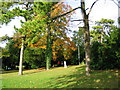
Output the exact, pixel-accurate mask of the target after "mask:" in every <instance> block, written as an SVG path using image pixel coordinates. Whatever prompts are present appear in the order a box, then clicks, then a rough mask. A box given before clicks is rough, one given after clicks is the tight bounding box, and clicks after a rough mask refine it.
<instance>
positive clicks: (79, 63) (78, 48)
mask: <svg viewBox="0 0 120 90" xmlns="http://www.w3.org/2000/svg"><path fill="white" fill-rule="evenodd" d="M78 61H79V65H80V46H79V44H78Z"/></svg>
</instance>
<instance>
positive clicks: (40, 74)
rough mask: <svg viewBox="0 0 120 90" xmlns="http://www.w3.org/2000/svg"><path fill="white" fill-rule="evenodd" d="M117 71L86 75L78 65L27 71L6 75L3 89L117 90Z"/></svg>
mask: <svg viewBox="0 0 120 90" xmlns="http://www.w3.org/2000/svg"><path fill="white" fill-rule="evenodd" d="M118 73H119V72H117V71H116V70H101V71H100V70H95V71H92V72H91V75H90V76H86V75H85V67H84V66H80V65H76V66H69V67H68V68H64V67H58V68H52V69H50V70H47V71H46V70H42V71H41V70H37V69H36V70H27V71H24V75H22V76H18V75H17V74H18V72H12V73H4V74H2V76H3V78H2V79H3V88H117V87H118V78H119V75H118Z"/></svg>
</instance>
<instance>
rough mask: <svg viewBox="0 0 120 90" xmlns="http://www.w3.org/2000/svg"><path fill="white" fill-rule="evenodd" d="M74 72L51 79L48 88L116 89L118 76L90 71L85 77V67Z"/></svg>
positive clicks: (105, 72)
mask: <svg viewBox="0 0 120 90" xmlns="http://www.w3.org/2000/svg"><path fill="white" fill-rule="evenodd" d="M75 70H76V71H75V72H71V74H70V75H64V76H61V77H57V78H52V81H50V82H47V83H50V85H49V87H50V88H100V90H101V89H103V88H118V75H116V73H114V72H110V71H102V70H101V71H92V72H91V75H90V76H86V75H85V67H76V68H75Z"/></svg>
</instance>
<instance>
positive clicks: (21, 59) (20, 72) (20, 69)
mask: <svg viewBox="0 0 120 90" xmlns="http://www.w3.org/2000/svg"><path fill="white" fill-rule="evenodd" d="M23 51H24V40H23V38H22V45H21V51H20V62H19V72H18V75H23V71H22V62H23Z"/></svg>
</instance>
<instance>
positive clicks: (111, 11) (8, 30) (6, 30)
mask: <svg viewBox="0 0 120 90" xmlns="http://www.w3.org/2000/svg"><path fill="white" fill-rule="evenodd" d="M94 1H95V0H86V8H90V7H91V5H92V3H93V2H94ZM66 3H67V4H69V5H71V6H72V7H73V8H76V7H78V6H80V0H66ZM87 11H89V9H88V10H87ZM101 18H105V19H113V20H115V25H117V18H118V7H117V5H116V4H115V3H113V1H112V0H99V1H98V2H97V3H96V4H95V5H94V7H93V9H92V12H91V14H90V21H91V22H90V25H91V26H93V25H94V22H95V21H99V20H100V19H101ZM77 19H82V16H81V11H80V9H79V10H76V13H75V14H74V15H73V17H72V20H77ZM79 23H80V22H73V23H72V24H71V25H70V27H69V28H70V29H71V30H78V27H79V26H81V24H79ZM78 24H79V26H78ZM14 25H15V26H16V27H18V28H20V20H19V18H16V19H15V20H12V22H11V23H9V24H8V25H7V26H6V25H3V26H2V28H0V37H1V36H4V35H5V34H8V36H12V35H13V33H14V32H15V31H14ZM0 46H1V47H4V46H5V44H0Z"/></svg>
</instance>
